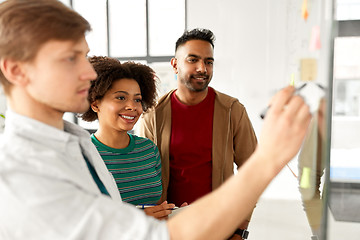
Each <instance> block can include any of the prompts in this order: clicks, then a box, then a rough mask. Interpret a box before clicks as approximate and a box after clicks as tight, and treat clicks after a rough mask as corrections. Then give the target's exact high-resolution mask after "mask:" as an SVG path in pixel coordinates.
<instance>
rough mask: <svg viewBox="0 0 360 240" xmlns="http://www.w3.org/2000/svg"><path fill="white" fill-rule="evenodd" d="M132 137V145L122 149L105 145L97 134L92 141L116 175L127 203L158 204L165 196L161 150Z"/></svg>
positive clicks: (119, 187) (141, 139) (152, 144)
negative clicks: (97, 137) (163, 191)
mask: <svg viewBox="0 0 360 240" xmlns="http://www.w3.org/2000/svg"><path fill="white" fill-rule="evenodd" d="M129 136H130V143H129V146H128V147H126V148H122V149H116V148H111V147H108V146H106V145H104V144H103V143H101V142H100V141H99V140H97V139H96V137H95V136H94V134H92V135H91V140H92V142H93V144H94V145H95V146H96V148H97V150H98V151H99V153H100V155H101V157H102V159H103V160H104V162H105V164H106V167H107V168H108V169H109V171H110V172H111V173H112V175H113V176H114V179H115V181H116V184H117V187H118V189H119V191H120V195H121V198H122V200H123V201H124V202H128V203H131V204H134V205H138V204H157V203H158V201H159V200H160V197H161V194H162V183H161V160H160V154H159V150H158V148H157V146H156V145H155V144H154V143H153V142H152V141H151V140H149V139H147V138H142V137H138V136H136V135H132V134H129Z"/></svg>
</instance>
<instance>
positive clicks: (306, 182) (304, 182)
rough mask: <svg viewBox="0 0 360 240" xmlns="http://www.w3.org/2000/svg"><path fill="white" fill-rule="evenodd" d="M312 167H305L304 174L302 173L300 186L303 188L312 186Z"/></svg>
mask: <svg viewBox="0 0 360 240" xmlns="http://www.w3.org/2000/svg"><path fill="white" fill-rule="evenodd" d="M310 173H311V169H310V168H309V167H304V168H303V171H302V174H301V179H300V187H301V188H305V189H308V188H310V187H311V185H310V177H311V174H310Z"/></svg>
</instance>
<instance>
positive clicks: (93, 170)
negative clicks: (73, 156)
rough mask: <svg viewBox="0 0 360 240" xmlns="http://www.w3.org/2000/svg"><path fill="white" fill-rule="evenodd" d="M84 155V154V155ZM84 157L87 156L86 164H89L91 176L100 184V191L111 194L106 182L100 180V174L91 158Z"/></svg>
mask: <svg viewBox="0 0 360 240" xmlns="http://www.w3.org/2000/svg"><path fill="white" fill-rule="evenodd" d="M83 156H84V155H83ZM84 158H85V162H86V164H87V166H88V168H89V171H90V173H91V176H92V177H93V179H94V181H95V183H96V185H97V186H98V188H99V190H100V192H101V193H102V194H105V195H108V196H110V194H109V192H108V191H107V190H106V187H105V186H104V184H103V183H102V181H101V180H100V178H99V176H98V175H97V173H96V171H95V169H94V167H93V166H92V165H91V163H90V162H89V160H88V159H87V157H85V156H84Z"/></svg>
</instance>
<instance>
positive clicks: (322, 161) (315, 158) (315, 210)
mask: <svg viewBox="0 0 360 240" xmlns="http://www.w3.org/2000/svg"><path fill="white" fill-rule="evenodd" d="M325 116H327V115H326V99H325V98H321V99H320V101H319V107H318V110H317V112H315V113H314V116H313V119H312V122H311V124H310V127H309V131H308V134H307V136H306V139H305V141H304V144H303V147H302V150H301V152H300V155H299V159H298V160H299V176H298V177H299V190H300V193H301V198H302V201H303V207H304V211H305V213H306V216H307V218H308V221H309V225H310V227H311V230H312V233H313V238H314V239H316V237H319V238H320V236H321V223H322V217H323V199H322V198H323V197H322V195H323V192H324V191H323V188H324V173H325V171H324V170H325V166H326V158H325V154H324V153H325V152H324V150H325V149H326V147H325V146H326V142H325V141H326V139H327V138H326V133H327V132H326V118H325Z"/></svg>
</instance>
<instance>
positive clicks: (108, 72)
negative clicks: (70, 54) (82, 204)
mask: <svg viewBox="0 0 360 240" xmlns="http://www.w3.org/2000/svg"><path fill="white" fill-rule="evenodd" d="M89 61H90V63H91V64H92V65H93V67H94V69H95V71H96V73H97V78H96V79H95V80H93V81H92V82H91V87H90V90H89V96H88V99H89V102H90V108H89V109H88V111H87V112H85V113H84V114H83V115H82V116H81V117H82V119H83V120H85V121H95V120H98V121H99V128H98V130H97V131H96V132H95V133H94V134H92V135H91V140H92V142H93V143H94V145H95V146H96V148H97V150H98V151H99V153H100V155H101V157H102V158H103V160H104V162H105V165H106V166H107V168H108V169H109V171H110V172H111V173H112V175H113V176H114V179H115V181H116V184H117V186H118V189H119V191H120V195H121V198H122V200H123V201H124V202H128V203H131V204H133V205H139V204H154V205H158V204H160V205H158V206H154V207H151V208H147V209H146V210H145V212H146V214H148V215H151V216H154V217H156V218H159V219H162V218H166V217H167V216H168V215H169V214H170V213H171V209H172V208H174V207H175V205H174V204H168V203H167V202H163V203H160V202H159V201H160V197H161V194H162V182H161V159H160V154H159V150H158V148H157V146H156V145H155V144H154V143H153V142H152V141H151V140H149V139H147V138H142V137H138V136H136V135H132V134H130V133H128V131H130V130H132V129H133V127H134V125H135V123H136V122H137V121H138V119H139V117H140V116H141V114H142V113H143V111H146V110H147V109H149V108H151V107H152V106H153V105H154V104H155V102H156V84H157V79H158V78H157V76H156V74H155V72H154V71H153V70H152V69H151V68H150V67H148V66H146V65H143V64H139V63H134V62H125V63H120V62H119V61H118V60H117V59H114V58H109V57H91V58H89Z"/></svg>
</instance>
